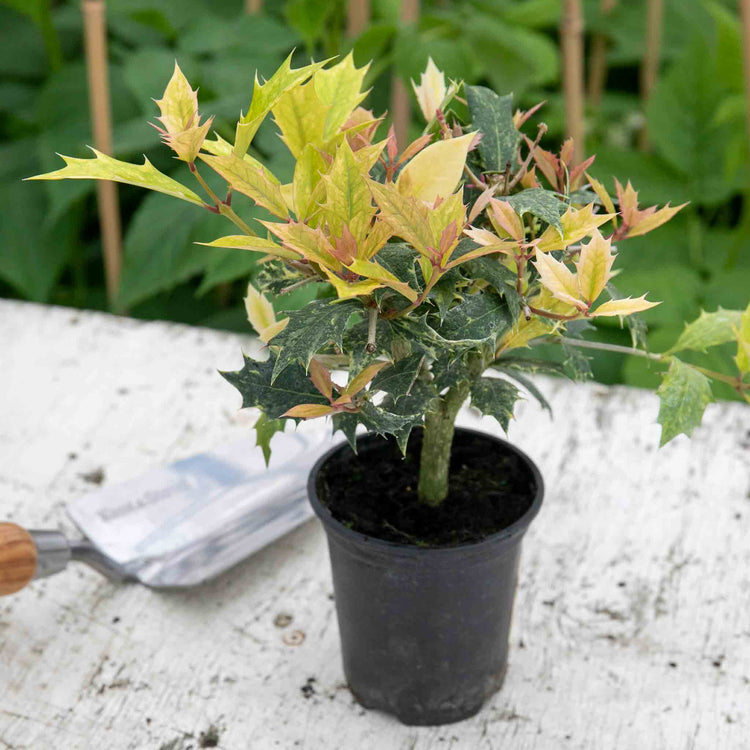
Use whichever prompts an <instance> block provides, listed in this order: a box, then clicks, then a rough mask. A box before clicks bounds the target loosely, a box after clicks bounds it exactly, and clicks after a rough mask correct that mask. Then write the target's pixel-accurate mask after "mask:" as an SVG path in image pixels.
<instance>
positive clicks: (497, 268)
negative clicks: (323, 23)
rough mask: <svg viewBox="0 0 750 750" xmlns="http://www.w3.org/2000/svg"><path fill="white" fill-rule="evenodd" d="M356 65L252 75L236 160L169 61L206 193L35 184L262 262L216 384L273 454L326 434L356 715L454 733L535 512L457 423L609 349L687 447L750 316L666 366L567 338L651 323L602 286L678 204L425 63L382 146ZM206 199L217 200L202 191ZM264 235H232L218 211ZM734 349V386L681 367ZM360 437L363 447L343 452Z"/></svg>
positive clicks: (489, 449) (638, 346) (729, 319)
mask: <svg viewBox="0 0 750 750" xmlns="http://www.w3.org/2000/svg"><path fill="white" fill-rule="evenodd" d="M366 71H367V69H366V67H363V68H357V67H356V66H355V64H354V62H353V58H352V56H351V55H349V56H348V57H346V58H344V59H343V60H341V61H340V62H338V63H336V64H334V65H326V64H325V63H313V64H310V65H307V66H305V67H301V68H296V69H295V68H292V66H291V56H290V58H289V59H287V60H286V62H285V63H284V64H283V65H282V67H281V68H280V69H279V70H278V71H277V72H276V73H274V75H273V76H272V77H271V78H269V79H268V80H267V81H264V82H261V81H260V80H258V78H257V76H256V80H255V86H254V91H253V96H252V99H251V102H250V105H249V108H248V110H247V112H246V113H245V114H243V115H242V116H241V117H240V118H239V120H238V122H237V124H236V129H235V133H234V138H233V142H230V141H229V140H225V139H224V138H222V137H221V136H220V135H215V136H213V137H209V130H210V128H211V123H212V121H211V118H209V119H208V120H205V121H203V122H202V121H201V117H200V115H199V113H198V101H197V94H196V92H195V91H194V90H193V89H192V88H191V86H190V85H189V83H188V81H187V80H186V78H185V76H184V75H183V74H182V72H181V71H180V69H179V67H177V66H175V71H174V74H173V76H172V78H171V80H170V82H169V84H168V86H167V88H166V90H165V92H164V95H163V97H162V98H161V99H159V100H157V102H156V103H157V105H158V106H159V109H160V111H161V116H160V117H159V118H158V119H159V121H160V125H159V130H160V132H161V134H162V138H163V140H164V142H165V143H166V144H167V145H168V146H169V147H170V148H171V149H172V150H173V151H174V152H175V154H176V156H177V158H178V159H180V160H182V161H184V162H186V164H187V167H188V169H189V171H190V172H191V173H192V176H193V178H194V179H195V180H196V181H197V183H199V186H200V188H201V189H202V191H203V195H202V196H201V195H199V194H198V193H196V192H194V191H193V190H192V189H190V188H189V187H187V186H186V185H184V184H182V183H180V182H178V181H176V180H174V179H172V178H171V177H168V176H167V175H165V174H162V173H161V172H159V171H158V170H157V169H155V168H154V167H153V165H151V164H150V163H149V162H148V161H146V162H145V163H144V164H142V165H133V164H126V163H124V162H121V161H118V160H117V159H114V158H112V157H110V156H107V155H105V154H101V153H98V152H94V157H93V158H91V159H76V158H68V157H63V158H64V159H65V162H66V165H65V167H64V168H62V169H60V170H58V171H56V172H52V173H49V174H46V175H40V176H39V177H37V178H34V179H63V178H73V179H87V178H95V179H110V180H116V181H120V182H125V183H129V184H133V185H140V186H142V187H145V188H149V189H152V190H157V191H160V192H163V193H167V194H170V195H173V196H175V197H177V198H180V199H182V200H185V201H189V202H192V203H195V204H196V205H197V206H199V207H202V208H204V209H207V210H209V211H213V212H215V213H218V214H221V215H223V216H225V217H226V218H227V219H228V220H229V221H231V222H233V223H234V225H235V226H236V227H237V230H238V231H237V233H235V234H231V235H228V236H225V237H221V238H219V239H214V240H212V241H208V242H206V243H204V244H206V245H208V246H210V247H221V248H236V249H237V250H240V251H252V252H256V253H260V254H261V255H262V258H261V260H262V263H263V270H262V272H261V274H260V277H259V280H260V281H259V286H260V289H256V288H254V287H253V286H250V287H249V289H248V297H247V299H246V303H247V310H248V316H249V319H250V321H251V322H252V324H253V325H254V327H255V329H256V330H257V332H258V333H259V335H260V337H261V338H262V340H263V341H264V342H266V344H267V346H266V354H267V356H266V358H265V359H262V360H256V359H253V358H250V357H245V363H244V367H243V368H242V369H241V370H240V371H238V372H230V373H224V377H225V378H226V379H227V380H228V381H229V382H230V383H232V384H233V385H234V386H235V387H236V388H237V389H238V390H239V392H240V393H241V394H242V400H243V406H244V407H255V408H257V409H259V410H260V412H261V416H260V418H259V419H258V421H257V423H256V430H257V435H258V443H259V445H261V446H262V448H263V450H264V451H265V452H266V454H268V451H269V450H270V441H271V438H272V436H273V435H274V433H275V432H277V431H280V430H283V429H284V427H285V426H286V424H287V423H288V422H289V421H290V420H294V421H295V422H299V421H300V420H305V419H314V418H320V417H330V418H331V421H332V424H333V429H334V430H340V431H342V432H343V433H344V435H345V436H346V438H347V441H348V446H347V445H346V444H341V445H339V446H337V447H335V448H334V449H332V450H331V451H330V452H329V453H328V454H326V455H325V456H324V457H323V458H321V460H320V461H319V462H318V464H317V465H316V467H315V469H314V470H313V472H312V474H311V476H310V482H309V489H310V499H311V502H312V504H313V507H314V508H315V511H316V512H317V514H318V516H319V517H320V518H321V520H322V521H323V524H324V526H325V528H326V532H327V534H328V539H329V548H330V554H331V559H332V564H333V576H334V584H335V592H336V604H337V609H338V615H339V623H340V629H341V635H342V645H343V654H344V664H345V671H346V674H347V678H348V680H349V684H350V687H351V689H352V691H353V693H354V694H355V696H356V697H357V698H358V699H359V700H360V702H361V703H362V704H363V705H365V706H368V707H373V708H378V709H382V710H385V711H389V712H391V713H393V714H395V715H396V716H397V717H398V718H399V719H401V720H402V721H403V722H405V723H408V724H438V723H446V722H451V721H457V720H460V719H462V718H465V717H467V716H470V715H472V714H473V713H475V712H476V711H477V710H479V708H480V707H481V705H482V703H483V702H484V701H485V700H486V698H487V697H488V696H489V695H490V694H491V693H492V692H493V691H495V690H497V689H498V688H499V687H500V685H501V683H502V679H503V676H504V674H505V668H506V663H507V649H508V631H509V627H510V617H511V610H512V603H513V596H514V590H515V585H516V571H517V565H518V557H519V551H520V543H521V538H522V536H523V534H524V532H525V530H526V528H527V527H528V525H529V523H530V522H531V520H532V519H533V517H534V516H535V515H536V513H537V512H538V510H539V508H540V504H541V501H542V494H543V485H542V478H541V476H540V474H539V472H538V470H537V469H536V467H535V466H534V464H533V462H532V461H531V459H529V458H528V457H527V456H525V455H524V454H523V453H521V452H520V451H519V450H518V449H516V448H514V447H513V446H512V445H510V444H508V443H507V442H505V441H503V440H500V439H499V438H496V437H494V436H491V435H486V434H481V433H477V432H474V431H470V430H460V429H456V428H455V420H456V416H457V414H458V411H459V409H460V408H461V406H462V405H463V404H464V403H465V402H466V401H467V400H469V399H470V401H471V404H472V405H473V406H474V407H475V408H476V409H478V410H479V411H480V412H481V413H482V414H485V415H490V416H492V417H494V418H495V419H496V420H497V421H498V423H499V424H500V426H501V427H502V428H503V429H506V428H507V426H508V422H509V420H510V419H511V417H512V415H513V407H514V403H515V401H516V400H517V398H518V397H519V395H520V391H519V388H522V389H524V390H526V391H528V392H529V393H530V394H532V395H533V396H535V397H536V398H538V399H540V401H541V402H542V404H545V401H544V397H543V396H542V394H541V393H539V392H538V390H537V389H536V387H535V385H534V383H533V382H532V381H531V380H529V379H528V378H527V375H528V373H530V372H531V373H533V372H538V371H545V370H557V369H559V365H557V364H555V363H554V362H549V361H545V360H542V359H539V358H538V357H534V356H533V350H532V349H531V347H532V346H534V345H535V344H537V343H538V342H547V343H554V344H558V345H560V346H562V347H564V348H565V350H566V351H569V352H576V351H577V350H578V348H580V347H599V348H602V347H604V348H610V349H613V350H620V351H625V352H627V353H631V354H634V355H636V356H644V357H648V358H650V359H652V360H655V361H657V362H660V363H663V364H665V365H667V370H666V373H665V375H664V379H663V383H662V385H661V387H660V389H659V395H660V397H661V409H660V412H659V422H660V423H661V424H662V428H663V432H662V443H664V442H667V441H668V440H670V439H671V438H673V437H674V436H675V435H677V434H679V433H681V432H684V433H690V431H691V430H692V428H693V427H694V426H695V425H697V424H698V423H699V422H700V419H701V416H702V413H703V410H704V408H705V406H706V404H707V403H708V402H709V401H710V400H711V398H712V396H711V385H710V379H711V378H716V379H719V380H722V381H725V382H727V383H729V384H731V385H732V386H733V387H734V388H735V389H736V390H737V391H738V392H739V393H741V394H742V395H743V396H744V397H745V398H748V389H749V388H750V385H749V384H748V371H749V370H750V364H749V359H750V351H749V350H750V343H749V342H750V308H749V310H746V311H745V312H744V313H743V312H741V311H726V310H721V309H720V310H719V311H717V312H715V313H703V314H702V315H701V317H700V318H699V319H698V320H697V321H695V322H694V323H692V324H691V325H689V326H687V327H686V329H685V331H684V333H683V334H682V335H681V336H680V338H679V340H678V341H677V342H676V343H675V345H674V346H673V347H672V348H671V349H670V350H669V351H667V352H664V353H660V354H657V353H653V352H649V351H647V350H646V349H645V348H644V346H643V340H642V335H641V326H639V325H635V324H632V323H631V325H632V331H633V332H634V345H633V348H632V349H629V348H625V347H617V346H609V345H607V344H602V343H597V342H591V341H587V340H586V339H585V338H583V333H584V331H585V329H586V324H587V321H589V320H590V319H592V318H598V317H602V316H616V317H619V318H621V319H629V320H630V321H632V320H633V319H634V317H633V316H635V315H637V313H638V312H640V311H642V310H646V309H647V308H649V307H651V306H653V305H654V304H657V303H656V302H652V301H648V300H647V299H646V297H645V295H644V296H641V297H638V298H635V299H631V298H625V299H621V298H620V297H619V295H618V294H617V292H616V290H615V289H614V287H613V286H612V285H611V283H610V280H611V278H612V277H613V275H614V271H613V263H614V262H615V260H616V256H617V253H616V247H617V245H619V244H620V243H621V242H623V241H625V240H627V239H628V238H630V237H633V236H637V235H642V234H645V233H646V232H650V231H652V230H653V229H656V228H657V227H658V226H660V225H661V224H663V223H664V222H666V221H668V220H669V219H670V218H671V217H672V216H673V215H674V214H675V213H676V212H677V211H679V210H680V208H681V206H677V207H670V206H665V207H663V208H659V209H657V208H656V207H649V208H639V207H638V201H637V193H636V192H635V191H634V189H633V188H632V187H631V185H630V184H629V183H628V184H627V186H625V187H623V186H622V185H621V184H620V183H619V182H616V183H615V196H614V197H612V196H610V194H609V193H608V191H607V190H606V189H605V187H604V186H603V185H602V184H601V183H600V182H598V181H597V180H596V179H594V178H593V177H591V176H589V175H588V173H587V169H588V168H589V166H590V165H591V163H592V161H593V157H591V158H589V159H586V160H584V161H582V162H580V163H579V162H577V161H576V160H575V159H574V155H573V154H574V148H573V143H572V142H571V141H566V142H565V143H564V144H563V146H562V149H561V150H560V151H559V153H556V154H555V153H552V152H550V151H547V150H545V149H543V148H542V146H541V145H540V140H541V138H542V137H543V135H544V132H545V130H546V128H545V127H544V125H540V126H539V127H538V130H537V133H536V134H535V136H534V137H533V138H531V137H527V136H526V135H523V134H522V132H521V129H522V128H523V127H524V124H525V123H526V122H527V120H528V119H529V118H530V116H531V115H532V114H533V112H534V110H531V111H528V112H520V111H515V112H514V110H513V105H512V99H511V97H510V96H498V95H497V94H496V93H494V92H493V91H491V90H489V89H486V88H483V87H481V86H468V85H463V84H461V83H456V82H452V83H450V84H446V81H445V78H444V76H443V74H442V73H441V72H440V71H439V70H438V69H437V68H436V67H435V66H434V64H433V63H432V61H430V62H429V64H428V67H427V70H426V72H425V74H424V75H423V76H422V80H421V82H420V84H419V85H418V86H417V85H415V86H414V88H415V91H416V94H417V99H418V101H419V104H420V107H421V109H422V112H423V114H424V116H425V119H426V123H427V124H426V127H425V129H424V134H423V135H422V136H421V137H419V138H417V139H416V140H415V141H413V142H412V143H409V144H399V143H397V141H396V137H395V135H394V132H393V129H391V130H390V131H389V132H388V133H387V135H385V136H384V137H382V138H379V136H378V133H379V132H381V130H383V128H382V121H383V118H381V117H376V116H375V115H374V114H373V113H372V112H371V111H369V110H367V109H365V108H364V107H362V106H361V104H362V101H363V100H364V98H365V96H366V94H365V93H363V91H362V87H363V81H364V78H365V74H366ZM269 113H272V114H273V117H274V119H275V122H276V125H277V126H278V129H279V131H280V135H281V137H282V139H283V140H284V142H285V143H286V145H287V146H288V148H289V150H290V152H291V154H292V156H293V157H294V160H295V167H294V175H293V179H292V181H291V182H289V183H287V184H282V182H281V181H280V180H279V179H277V177H276V176H274V175H273V174H272V172H271V171H270V170H269V169H268V168H267V167H266V166H264V165H263V164H262V162H261V161H260V160H259V159H258V158H256V155H257V154H255V153H254V152H252V144H253V137H254V136H255V133H256V132H257V130H258V128H259V127H260V125H261V123H262V122H263V120H264V119H265V118H266V117H267V115H268V114H269ZM205 168H208V169H211V170H213V171H214V172H215V173H217V175H218V176H219V177H220V178H221V180H222V181H224V182H225V183H226V193H223V192H222V193H221V195H219V194H218V193H217V192H216V191H215V190H214V189H212V188H211V187H210V186H209V183H208V182H206V180H205V179H204V177H203V175H202V171H203V170H204V169H205ZM238 195H243V196H246V197H248V198H250V199H251V200H252V201H253V202H254V203H255V204H257V206H260V207H261V208H262V209H265V211H266V212H267V214H268V215H267V218H266V219H262V220H255V221H254V222H253V225H252V226H251V225H250V224H249V223H247V222H246V221H245V220H244V219H243V218H241V216H240V215H239V212H238V208H239V207H238V206H237V203H238V201H237V200H234V201H233V197H234V196H238ZM308 284H309V285H315V287H316V289H317V295H316V297H315V299H313V300H312V301H311V302H309V303H308V304H307V305H306V306H305V307H304V308H303V309H301V310H296V311H291V312H288V313H287V314H285V315H283V316H279V317H277V313H276V312H275V310H274V307H273V306H272V305H271V303H270V302H269V300H268V297H267V295H271V296H274V297H275V299H276V300H277V308H278V309H283V306H284V297H283V295H284V293H285V292H287V291H289V290H291V289H295V288H297V287H300V286H303V285H308ZM730 340H736V341H737V346H738V351H737V356H736V364H737V373H736V374H735V375H726V374H722V373H716V372H712V371H709V370H706V369H705V368H702V367H699V366H696V365H694V364H691V363H689V362H687V361H684V360H683V358H681V357H680V358H678V357H677V356H676V355H677V354H678V353H680V352H682V351H683V350H686V349H693V350H703V349H705V347H707V346H711V345H714V344H720V343H725V342H728V341H730ZM362 427H364V431H365V432H366V434H365V435H360V436H358V430H359V431H360V432H361V428H362Z"/></svg>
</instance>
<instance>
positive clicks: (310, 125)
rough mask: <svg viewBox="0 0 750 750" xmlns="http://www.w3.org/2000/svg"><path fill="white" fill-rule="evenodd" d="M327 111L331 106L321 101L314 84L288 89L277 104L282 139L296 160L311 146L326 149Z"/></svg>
mask: <svg viewBox="0 0 750 750" xmlns="http://www.w3.org/2000/svg"><path fill="white" fill-rule="evenodd" d="M328 109H329V107H328V105H326V104H324V103H323V102H321V101H320V98H319V97H318V94H317V92H316V91H315V83H314V81H308V82H307V83H305V84H303V85H302V86H297V87H295V88H291V89H289V90H288V91H286V92H285V93H284V94H283V95H282V96H281V97H279V100H278V101H277V102H276V104H274V106H273V116H274V119H275V120H276V124H277V125H278V126H279V130H281V138H282V140H283V141H284V143H286V146H287V148H288V149H289V150H290V151H291V152H292V155H293V156H294V158H295V159H298V158H299V157H300V155H301V154H302V152H303V151H304V149H305V147H306V146H307V145H308V144H312V145H313V146H315V147H316V148H322V147H323V145H324V143H325V141H324V139H323V129H324V127H325V123H326V117H327V115H328Z"/></svg>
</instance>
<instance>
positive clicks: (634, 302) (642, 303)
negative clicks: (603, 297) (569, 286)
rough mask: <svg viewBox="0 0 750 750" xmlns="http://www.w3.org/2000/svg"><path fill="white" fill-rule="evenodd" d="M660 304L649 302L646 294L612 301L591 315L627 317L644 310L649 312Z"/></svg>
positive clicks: (600, 306)
mask: <svg viewBox="0 0 750 750" xmlns="http://www.w3.org/2000/svg"><path fill="white" fill-rule="evenodd" d="M660 304H661V302H649V301H648V300H647V299H646V295H645V294H644V295H643V296H641V297H636V298H635V299H632V298H630V297H626V298H625V299H613V300H610V301H609V302H605V303H604V304H602V305H599V307H597V308H596V310H594V311H593V312H592V313H591V315H592V316H593V317H605V316H607V317H612V316H615V315H620V316H627V315H631V314H632V313H637V312H643V311H644V310H648V309H650V308H652V307H656V306H657V305H660Z"/></svg>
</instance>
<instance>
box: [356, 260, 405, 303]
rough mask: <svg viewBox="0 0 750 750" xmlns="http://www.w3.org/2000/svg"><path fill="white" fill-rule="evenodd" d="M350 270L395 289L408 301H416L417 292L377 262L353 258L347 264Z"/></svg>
mask: <svg viewBox="0 0 750 750" xmlns="http://www.w3.org/2000/svg"><path fill="white" fill-rule="evenodd" d="M347 268H348V269H349V270H350V271H354V273H356V274H359V275H360V276H365V277H367V278H368V279H372V280H373V281H379V282H381V283H382V284H384V285H385V286H387V287H390V288H391V289H393V290H395V291H397V292H398V293H399V294H401V295H403V296H404V297H406V299H408V300H409V302H416V300H417V296H418V295H417V293H416V292H415V291H414V290H413V289H412V288H411V287H410V286H409V285H408V284H407V283H405V282H403V281H400V280H399V279H398V278H396V276H394V275H393V274H392V273H391V272H390V271H388V270H386V269H385V268H383V266H381V265H380V264H378V263H373V262H372V261H368V260H355V261H354V263H351V264H350V265H348V266H347Z"/></svg>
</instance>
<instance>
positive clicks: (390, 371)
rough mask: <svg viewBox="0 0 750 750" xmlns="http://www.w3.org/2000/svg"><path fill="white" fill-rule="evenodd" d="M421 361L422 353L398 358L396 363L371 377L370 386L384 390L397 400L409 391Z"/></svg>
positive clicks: (422, 358)
mask: <svg viewBox="0 0 750 750" xmlns="http://www.w3.org/2000/svg"><path fill="white" fill-rule="evenodd" d="M423 361H424V355H422V354H412V355H411V356H409V357H404V358H403V359H400V360H399V361H398V362H396V364H394V365H391V366H390V367H386V368H385V369H383V370H381V371H380V372H379V373H378V374H377V375H376V376H375V378H374V379H373V381H372V386H371V388H372V389H373V390H375V391H384V392H385V393H387V394H389V395H390V396H392V397H393V400H394V402H397V401H398V400H399V399H400V398H402V397H403V396H407V395H408V394H409V393H410V391H411V388H412V386H413V385H414V381H415V380H416V379H417V375H418V374H419V370H420V368H421V366H422V362H423Z"/></svg>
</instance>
